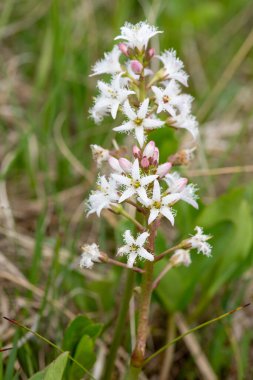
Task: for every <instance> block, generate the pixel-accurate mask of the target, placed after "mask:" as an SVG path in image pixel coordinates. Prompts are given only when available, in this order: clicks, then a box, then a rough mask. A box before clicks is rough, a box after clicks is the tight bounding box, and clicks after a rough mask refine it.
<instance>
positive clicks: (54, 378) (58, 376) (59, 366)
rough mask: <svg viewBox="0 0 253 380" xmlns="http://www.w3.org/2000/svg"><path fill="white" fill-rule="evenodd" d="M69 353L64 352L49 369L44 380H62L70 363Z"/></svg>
mask: <svg viewBox="0 0 253 380" xmlns="http://www.w3.org/2000/svg"><path fill="white" fill-rule="evenodd" d="M68 356H69V353H68V352H63V353H62V354H61V355H60V356H58V358H57V359H55V360H54V361H53V362H52V363H51V364H50V365H49V367H48V369H47V371H46V374H45V378H44V380H62V378H63V374H64V371H65V368H66V365H67V361H68Z"/></svg>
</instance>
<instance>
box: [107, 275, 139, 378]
mask: <svg viewBox="0 0 253 380" xmlns="http://www.w3.org/2000/svg"><path fill="white" fill-rule="evenodd" d="M134 284H135V273H134V272H133V271H131V270H130V271H128V272H127V277H126V283H125V289H124V294H123V296H122V301H121V305H120V310H119V314H118V319H117V322H116V327H115V330H114V336H113V340H112V343H111V346H110V352H109V355H108V357H107V360H106V367H105V372H104V376H103V380H111V378H112V372H113V368H114V365H115V359H116V356H117V352H118V348H119V345H120V343H121V339H122V336H123V333H124V331H125V321H126V317H127V313H128V307H129V302H130V299H131V297H132V293H133V288H134Z"/></svg>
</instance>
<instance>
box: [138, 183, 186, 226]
mask: <svg viewBox="0 0 253 380" xmlns="http://www.w3.org/2000/svg"><path fill="white" fill-rule="evenodd" d="M179 199H180V196H179V194H177V193H175V194H168V195H161V189H160V185H159V182H158V181H157V180H155V181H154V187H153V196H152V199H150V198H148V197H147V194H146V193H145V195H144V196H140V198H139V201H140V202H141V203H142V204H143V205H144V206H145V207H148V208H149V209H150V213H149V218H148V224H151V223H152V222H153V221H154V220H155V219H156V218H157V217H158V216H159V215H163V216H165V218H167V219H168V220H169V221H170V222H171V224H172V225H174V213H173V211H172V209H171V207H170V205H171V204H173V203H175V202H177V201H178V200H179Z"/></svg>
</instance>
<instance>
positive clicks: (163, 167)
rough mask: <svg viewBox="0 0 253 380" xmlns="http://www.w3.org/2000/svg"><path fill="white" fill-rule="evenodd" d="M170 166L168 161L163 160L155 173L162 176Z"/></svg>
mask: <svg viewBox="0 0 253 380" xmlns="http://www.w3.org/2000/svg"><path fill="white" fill-rule="evenodd" d="M171 166H172V165H171V163H170V162H165V164H162V165H159V166H158V168H157V172H156V174H158V175H159V177H164V176H165V175H166V174H167V173H168V171H169V170H170V168H171Z"/></svg>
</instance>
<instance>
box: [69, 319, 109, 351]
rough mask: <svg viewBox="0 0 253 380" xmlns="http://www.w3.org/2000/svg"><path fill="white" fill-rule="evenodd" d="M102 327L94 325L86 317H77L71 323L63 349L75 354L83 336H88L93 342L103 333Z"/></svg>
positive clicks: (97, 324)
mask: <svg viewBox="0 0 253 380" xmlns="http://www.w3.org/2000/svg"><path fill="white" fill-rule="evenodd" d="M101 330H102V325H101V324H99V323H93V322H92V320H91V319H89V318H87V317H85V316H84V315H79V316H77V317H76V318H75V319H74V320H73V321H71V322H70V324H69V326H68V327H67V330H66V332H65V334H64V338H63V349H64V350H68V351H71V352H73V350H74V349H75V347H76V345H77V344H78V342H79V340H80V339H81V337H82V336H83V335H88V336H89V337H90V338H92V339H93V340H94V339H96V338H97V336H98V335H99V334H100V333H101Z"/></svg>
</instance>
